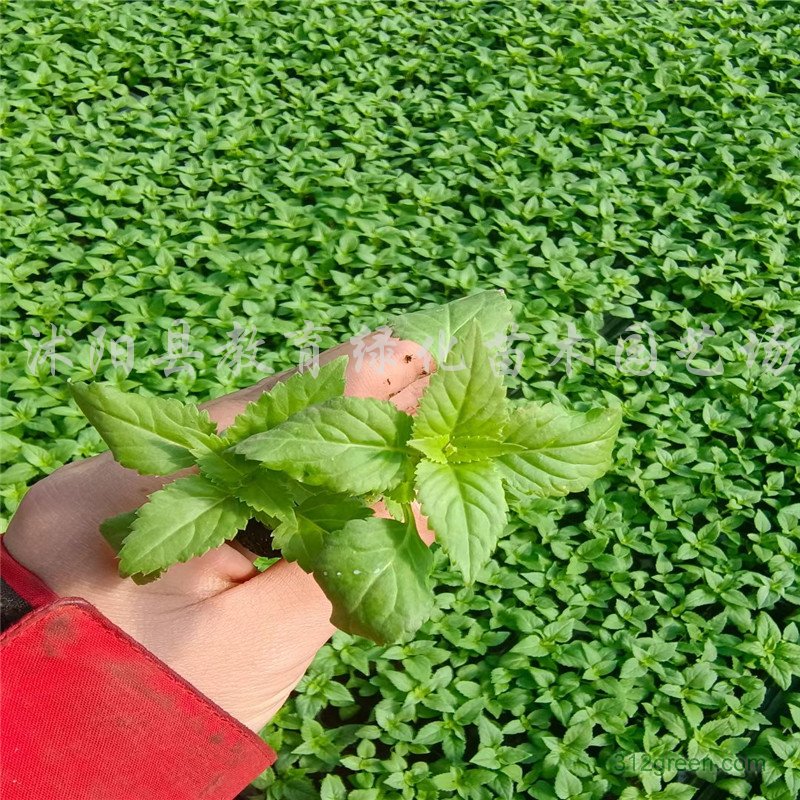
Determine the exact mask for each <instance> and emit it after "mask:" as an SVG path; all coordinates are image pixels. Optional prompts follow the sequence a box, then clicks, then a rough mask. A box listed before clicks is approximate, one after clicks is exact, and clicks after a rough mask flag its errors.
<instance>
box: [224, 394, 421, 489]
mask: <svg viewBox="0 0 800 800" xmlns="http://www.w3.org/2000/svg"><path fill="white" fill-rule="evenodd" d="M410 430H411V417H410V416H408V415H407V414H404V413H403V412H401V411H398V410H397V409H396V408H395V407H394V406H393V405H392V404H391V403H389V402H386V401H383V400H374V399H371V398H358V397H337V398H334V399H333V400H329V401H327V402H326V403H323V404H322V405H319V406H312V407H310V408H307V409H305V410H303V411H300V412H299V413H297V414H295V415H294V416H293V417H291V418H290V419H288V420H287V421H286V422H284V423H282V424H281V425H278V426H277V427H276V428H273V429H272V430H270V431H266V432H264V433H259V434H256V435H255V436H251V437H249V438H248V439H245V440H244V441H242V442H240V443H239V444H238V445H236V446H235V448H234V450H235V451H236V452H237V453H241V454H242V455H244V456H246V457H247V458H251V459H254V460H256V461H260V462H261V463H262V464H263V465H264V466H266V467H269V468H270V469H276V470H281V471H283V472H286V473H287V474H288V475H290V476H291V477H293V478H295V479H296V480H298V481H301V482H303V483H309V484H311V485H315V486H323V485H324V486H327V487H328V488H330V489H333V490H334V491H341V492H350V493H353V494H367V493H369V492H382V491H385V490H386V489H390V488H392V487H393V486H395V485H397V484H398V483H399V482H400V481H401V480H402V479H403V477H404V475H405V467H406V461H407V459H408V452H407V448H406V442H407V441H408V438H409V433H410Z"/></svg>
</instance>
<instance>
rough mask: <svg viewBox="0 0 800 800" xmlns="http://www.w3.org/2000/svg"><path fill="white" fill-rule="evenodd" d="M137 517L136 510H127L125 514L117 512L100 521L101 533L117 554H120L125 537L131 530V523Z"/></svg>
mask: <svg viewBox="0 0 800 800" xmlns="http://www.w3.org/2000/svg"><path fill="white" fill-rule="evenodd" d="M135 519H136V512H135V511H126V512H125V513H124V514H117V515H116V516H115V517H109V518H108V519H106V520H103V522H101V523H100V533H102V534H103V538H104V539H105V540H106V541H107V542H108V543H109V544H110V545H111V549H112V550H113V551H114V553H115V554H119V551H120V550H121V549H122V544H123V542H124V541H125V537H126V536H127V535H128V534H129V533H130V532H131V525H133V522H134V520H135Z"/></svg>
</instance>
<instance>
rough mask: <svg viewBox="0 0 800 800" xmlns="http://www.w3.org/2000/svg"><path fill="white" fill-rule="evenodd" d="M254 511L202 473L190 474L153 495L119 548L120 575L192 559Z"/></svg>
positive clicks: (237, 527) (230, 535) (230, 534)
mask: <svg viewBox="0 0 800 800" xmlns="http://www.w3.org/2000/svg"><path fill="white" fill-rule="evenodd" d="M249 517H250V513H249V511H248V509H247V506H246V505H244V503H241V502H239V501H238V500H236V499H235V498H233V497H230V496H229V495H228V494H227V492H225V491H224V490H223V489H221V488H220V487H218V486H216V485H215V484H213V483H211V482H210V481H208V480H206V479H205V478H203V477H202V476H201V475H190V476H189V477H187V478H180V479H178V480H177V481H174V482H173V483H170V484H168V485H167V486H165V487H164V488H163V489H160V490H159V491H157V492H155V493H154V494H153V495H151V498H150V500H149V502H147V503H145V504H144V505H143V506H142V507H141V508H140V509H139V512H138V514H137V516H136V521H135V522H134V523H133V527H132V529H131V533H130V534H129V536H128V537H127V538H126V539H125V544H124V545H123V546H122V550H121V551H120V554H119V555H120V565H119V568H120V574H121V575H125V576H127V575H133V574H135V573H137V572H143V573H148V572H154V571H155V570H159V569H165V568H166V567H169V566H170V565H171V564H174V563H176V562H179V561H188V560H189V559H190V558H193V557H194V556H199V555H202V554H203V553H205V552H206V551H207V550H210V549H211V548H213V547H218V546H219V545H221V544H222V543H223V542H224V541H226V540H228V539H232V538H233V537H234V536H235V535H236V533H237V532H238V531H239V530H240V529H241V528H244V526H245V524H246V523H247V520H248V518H249Z"/></svg>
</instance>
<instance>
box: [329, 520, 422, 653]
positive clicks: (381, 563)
mask: <svg viewBox="0 0 800 800" xmlns="http://www.w3.org/2000/svg"><path fill="white" fill-rule="evenodd" d="M432 567H433V556H432V555H431V553H430V551H429V550H428V548H427V547H426V546H425V544H424V542H423V541H422V539H420V538H419V534H418V533H417V530H416V527H415V524H414V521H413V519H412V520H411V521H410V522H409V523H408V524H403V523H400V522H396V521H395V520H391V519H379V518H378V517H370V518H369V519H363V520H352V521H351V522H348V523H347V524H346V525H345V526H344V528H342V529H341V530H340V531H336V532H334V533H332V534H331V535H330V536H327V537H326V538H325V544H324V547H323V548H322V550H321V552H320V553H319V555H318V558H317V560H316V563H315V564H314V578H315V579H316V581H317V583H318V584H319V585H320V587H321V588H322V590H323V592H325V594H326V596H327V597H328V599H329V600H330V601H331V604H332V605H333V614H332V615H331V622H332V623H333V624H334V625H336V627H337V628H339V629H341V630H343V631H346V632H347V633H353V634H357V635H359V636H366V637H367V638H369V639H372V640H373V641H375V642H378V643H379V644H386V643H389V642H396V641H400V640H404V639H406V638H408V637H409V636H410V635H411V634H413V633H414V632H415V631H416V630H417V629H418V628H419V627H420V625H422V623H423V622H425V620H426V619H428V617H429V616H430V613H431V610H432V608H433V593H432V591H431V586H430V579H429V575H430V572H431V569H432Z"/></svg>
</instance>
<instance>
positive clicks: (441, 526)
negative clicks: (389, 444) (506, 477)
mask: <svg viewBox="0 0 800 800" xmlns="http://www.w3.org/2000/svg"><path fill="white" fill-rule="evenodd" d="M417 492H418V494H419V499H420V503H421V507H422V511H423V513H424V514H425V515H426V516H427V517H428V521H429V523H430V525H431V527H432V528H433V530H434V533H435V534H436V541H437V542H438V543H439V544H440V545H441V546H442V547H443V548H444V550H445V551H446V552H447V553H448V555H449V556H450V560H451V561H452V562H453V564H454V565H455V566H456V567H457V568H458V569H459V570H460V571H461V574H462V575H463V576H464V580H465V581H466V582H467V583H474V581H475V579H476V578H477V577H478V573H479V572H480V570H481V568H482V567H483V566H484V565H485V564H486V562H487V561H488V560H489V558H490V557H491V555H492V552H493V551H494V549H495V547H496V545H497V540H498V538H499V536H500V534H501V533H502V532H503V528H504V527H505V524H506V512H507V506H506V498H505V493H504V491H503V484H502V481H501V480H500V475H499V474H498V472H497V470H496V469H495V467H494V465H493V464H492V463H491V462H479V461H475V462H472V463H464V464H434V463H432V462H430V461H422V462H420V464H419V466H418V467H417Z"/></svg>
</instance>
